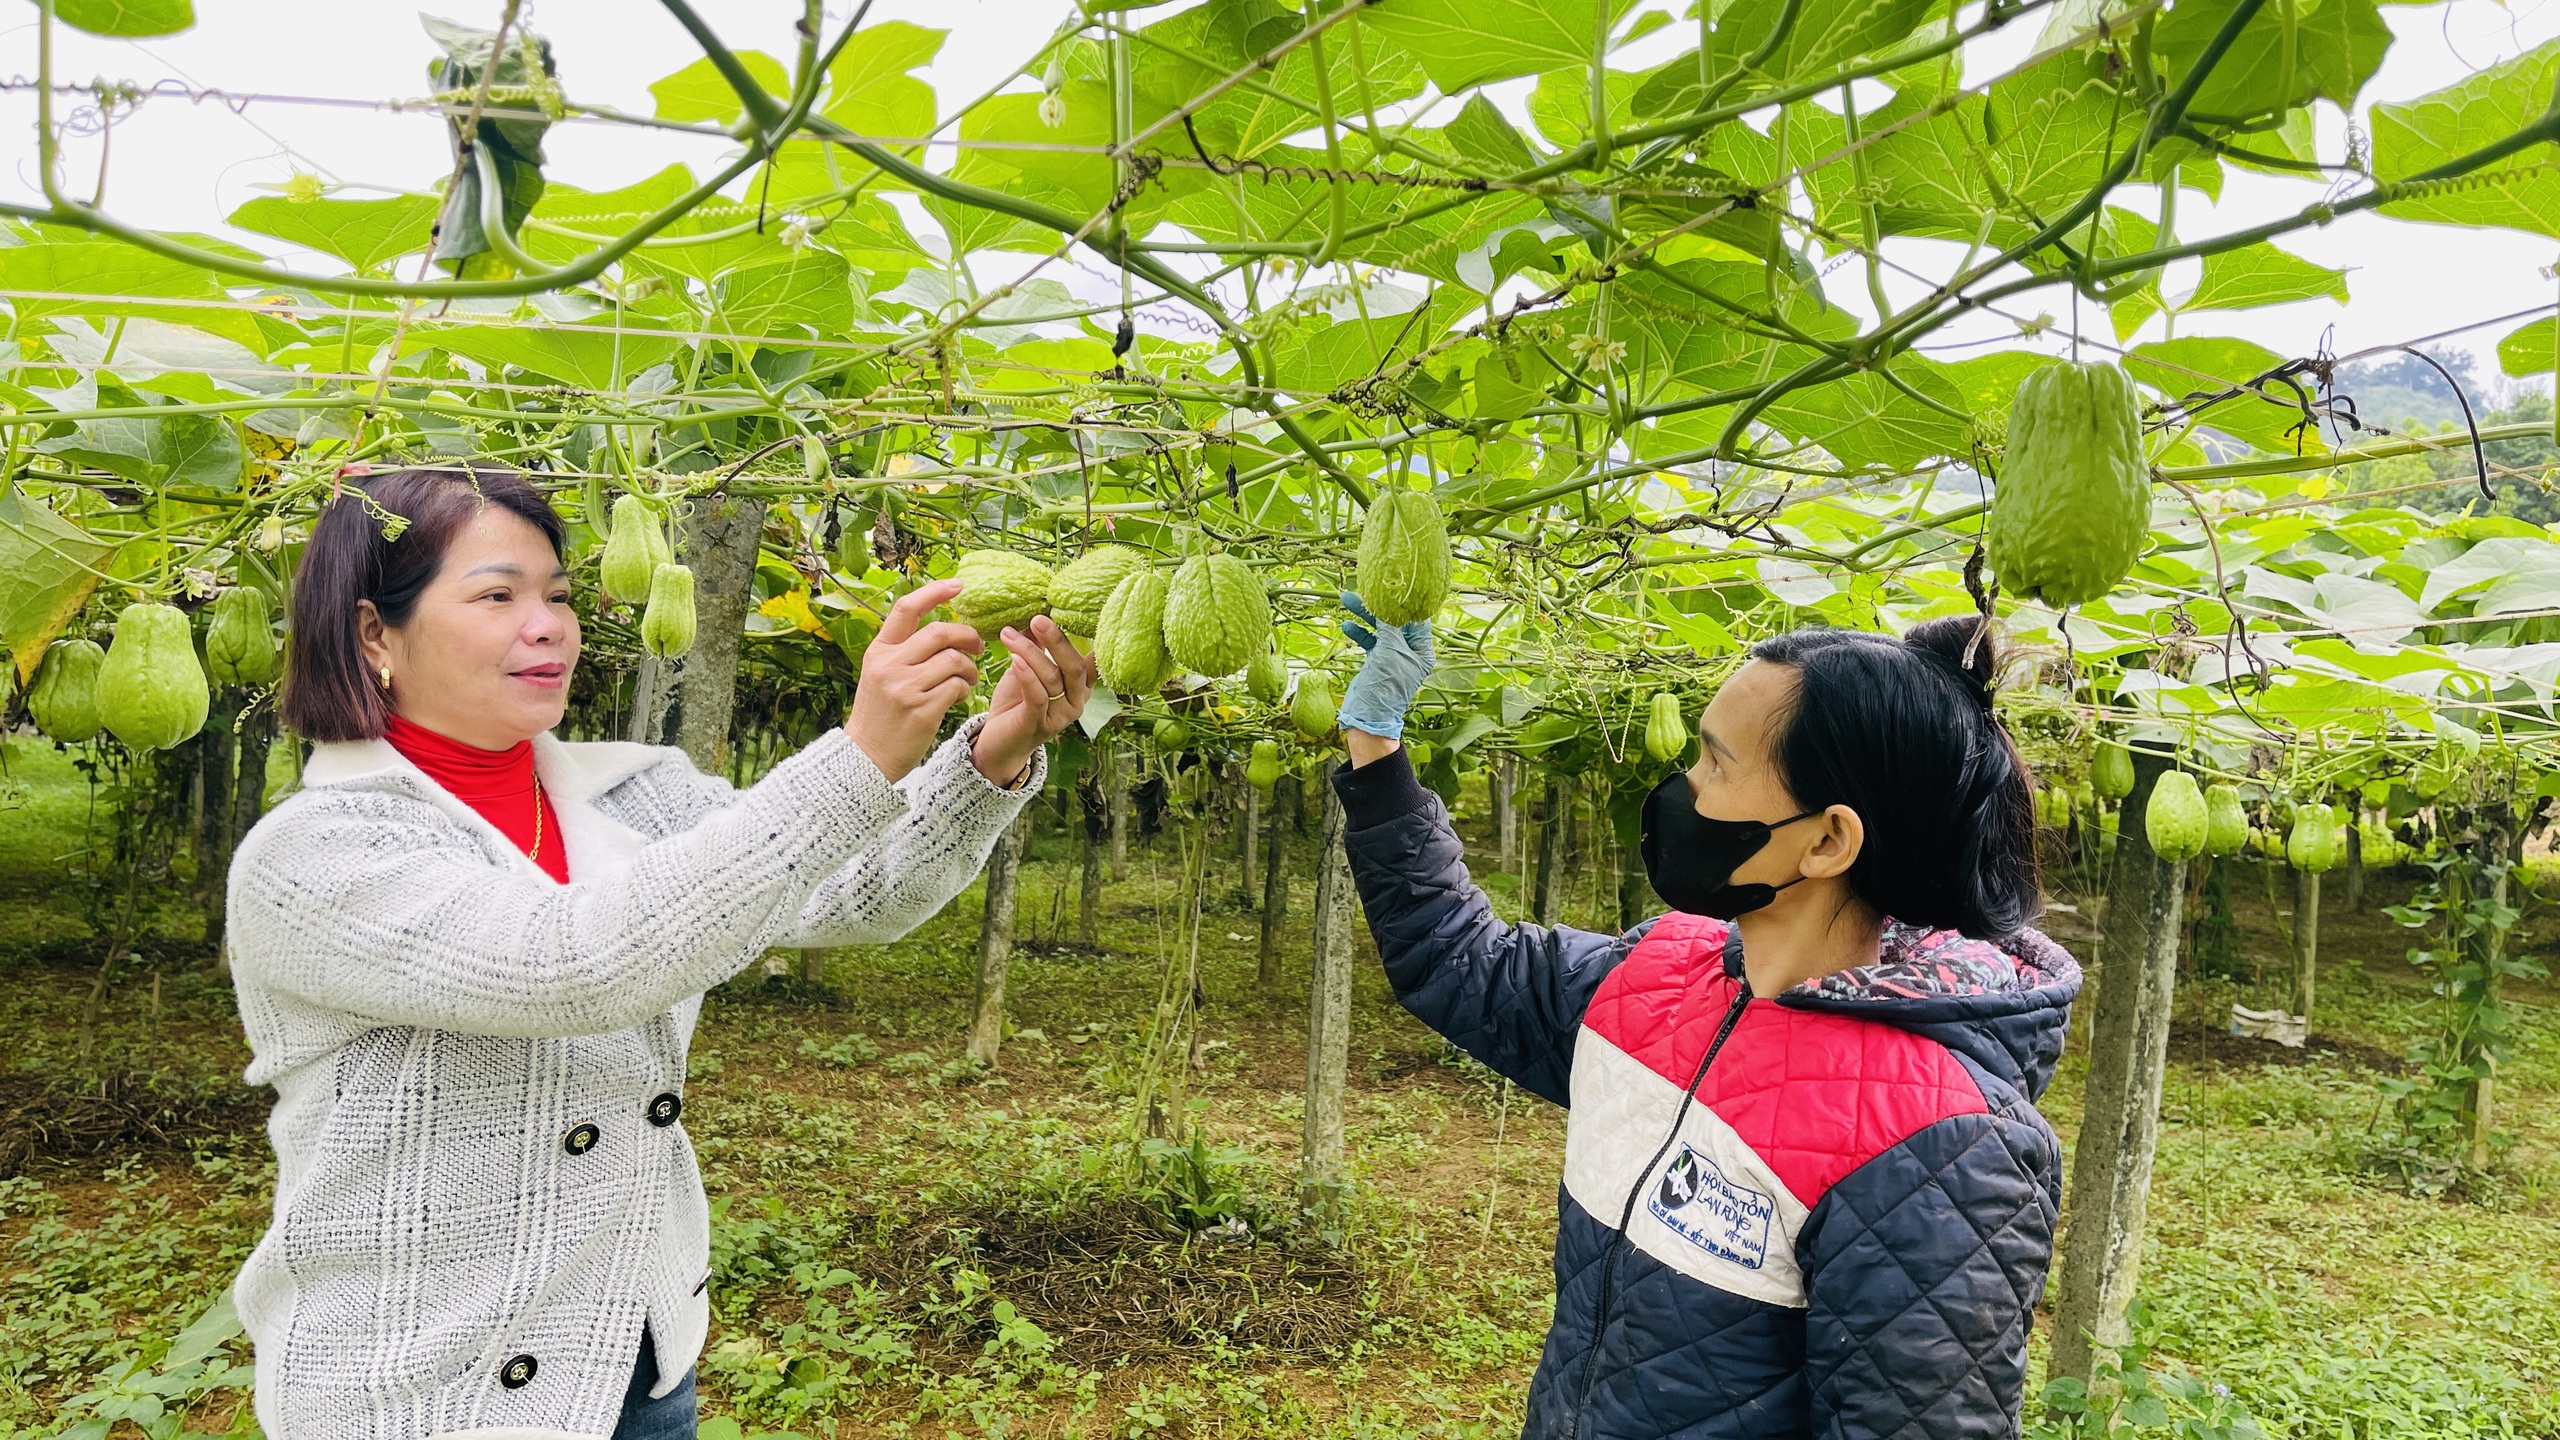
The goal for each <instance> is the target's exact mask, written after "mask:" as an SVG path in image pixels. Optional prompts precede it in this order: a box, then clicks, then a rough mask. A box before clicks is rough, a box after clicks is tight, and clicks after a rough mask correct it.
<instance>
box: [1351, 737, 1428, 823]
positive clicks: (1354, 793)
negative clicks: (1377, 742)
mask: <svg viewBox="0 0 2560 1440" xmlns="http://www.w3.org/2000/svg"><path fill="white" fill-rule="evenodd" d="M1333 793H1334V794H1336V795H1338V796H1340V797H1341V798H1342V818H1343V823H1344V824H1345V825H1346V826H1347V827H1349V828H1350V829H1353V830H1366V829H1368V828H1369V827H1370V826H1372V825H1383V824H1385V823H1386V822H1388V821H1390V820H1394V819H1397V818H1398V817H1400V816H1405V815H1413V814H1418V813H1420V812H1422V811H1425V810H1428V809H1429V808H1430V804H1431V802H1430V800H1429V798H1428V797H1429V795H1430V793H1431V792H1429V791H1427V790H1425V789H1423V788H1422V782H1421V781H1420V780H1418V779H1416V778H1414V773H1413V760H1412V758H1411V757H1410V756H1409V755H1408V754H1407V753H1406V752H1405V751H1404V750H1403V749H1401V748H1399V749H1398V750H1397V751H1396V752H1395V753H1394V754H1392V755H1385V756H1381V757H1379V758H1378V759H1375V760H1372V761H1370V762H1369V763H1368V764H1366V765H1363V766H1360V767H1359V768H1357V769H1354V768H1352V766H1351V765H1350V764H1349V763H1347V762H1346V763H1345V764H1343V765H1342V766H1341V767H1340V768H1338V769H1336V770H1335V771H1334V772H1333Z"/></svg>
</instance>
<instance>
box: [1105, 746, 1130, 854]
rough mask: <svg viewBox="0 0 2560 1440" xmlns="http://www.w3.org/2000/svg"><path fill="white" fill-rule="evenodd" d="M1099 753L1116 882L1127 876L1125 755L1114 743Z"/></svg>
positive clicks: (1127, 763) (1127, 816) (1127, 790)
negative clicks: (1105, 770)
mask: <svg viewBox="0 0 2560 1440" xmlns="http://www.w3.org/2000/svg"><path fill="white" fill-rule="evenodd" d="M1103 754H1104V755H1106V756H1108V757H1109V769H1110V778H1109V779H1108V780H1107V781H1105V782H1104V784H1105V790H1104V793H1105V795H1107V796H1108V797H1109V803H1110V807H1111V815H1110V819H1111V883H1112V884H1114V885H1117V884H1120V883H1121V882H1123V881H1125V880H1127V879H1128V878H1129V757H1128V756H1127V755H1126V754H1124V753H1122V751H1121V750H1120V748H1119V747H1118V746H1116V745H1115V746H1113V747H1112V748H1110V749H1108V750H1106V751H1104V752H1103Z"/></svg>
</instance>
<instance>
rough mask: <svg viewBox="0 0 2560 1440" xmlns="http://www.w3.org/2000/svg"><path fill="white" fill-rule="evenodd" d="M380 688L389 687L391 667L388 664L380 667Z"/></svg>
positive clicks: (386, 688)
mask: <svg viewBox="0 0 2560 1440" xmlns="http://www.w3.org/2000/svg"><path fill="white" fill-rule="evenodd" d="M382 688H383V689H385V690H389V689H390V688H391V667H390V666H388V665H385V666H383V667H382Z"/></svg>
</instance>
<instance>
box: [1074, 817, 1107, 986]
mask: <svg viewBox="0 0 2560 1440" xmlns="http://www.w3.org/2000/svg"><path fill="white" fill-rule="evenodd" d="M1109 803H1110V800H1109V798H1108V796H1107V794H1106V793H1102V792H1099V791H1098V790H1097V788H1096V787H1094V786H1092V785H1090V784H1088V783H1086V781H1084V780H1079V781H1078V782H1077V784H1076V804H1077V806H1078V808H1080V809H1082V810H1083V811H1084V813H1083V814H1082V815H1080V816H1078V817H1077V819H1078V822H1079V823H1078V824H1077V826H1076V835H1077V837H1078V839H1079V840H1080V841H1081V842H1082V848H1081V851H1080V854H1079V858H1080V859H1082V861H1083V862H1084V864H1083V867H1082V868H1083V873H1082V875H1081V877H1080V883H1079V885H1078V887H1077V890H1076V944H1077V945H1079V946H1081V947H1083V948H1084V949H1086V950H1088V951H1091V950H1099V949H1101V948H1102V835H1101V831H1102V830H1103V828H1104V827H1105V825H1106V824H1107V822H1106V821H1105V819H1104V817H1103V816H1102V815H1101V814H1100V813H1099V812H1098V810H1097V808H1096V807H1097V805H1108V804H1109Z"/></svg>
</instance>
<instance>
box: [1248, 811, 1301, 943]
mask: <svg viewBox="0 0 2560 1440" xmlns="http://www.w3.org/2000/svg"><path fill="white" fill-rule="evenodd" d="M1297 784H1298V777H1296V776H1294V775H1283V776H1281V777H1280V785H1285V786H1288V787H1290V788H1292V789H1295V788H1296V787H1297ZM1271 801H1272V803H1271V805H1270V806H1269V810H1270V815H1271V821H1270V824H1271V833H1270V835H1269V836H1267V837H1265V839H1264V842H1263V847H1262V953H1261V956H1260V959H1259V963H1258V964H1256V966H1255V967H1254V970H1255V973H1254V977H1253V983H1254V984H1256V985H1259V986H1261V987H1263V988H1264V989H1271V988H1274V987H1276V986H1278V985H1279V983H1280V926H1281V923H1282V921H1284V920H1286V919H1287V918H1288V914H1289V840H1288V835H1287V833H1286V831H1285V830H1283V828H1282V825H1283V822H1282V820H1281V814H1282V807H1281V805H1280V786H1279V785H1275V786H1273V787H1272V790H1271Z"/></svg>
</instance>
